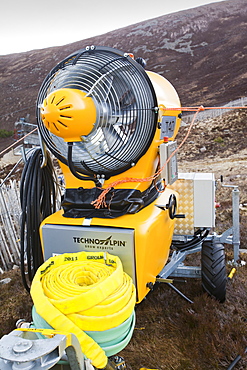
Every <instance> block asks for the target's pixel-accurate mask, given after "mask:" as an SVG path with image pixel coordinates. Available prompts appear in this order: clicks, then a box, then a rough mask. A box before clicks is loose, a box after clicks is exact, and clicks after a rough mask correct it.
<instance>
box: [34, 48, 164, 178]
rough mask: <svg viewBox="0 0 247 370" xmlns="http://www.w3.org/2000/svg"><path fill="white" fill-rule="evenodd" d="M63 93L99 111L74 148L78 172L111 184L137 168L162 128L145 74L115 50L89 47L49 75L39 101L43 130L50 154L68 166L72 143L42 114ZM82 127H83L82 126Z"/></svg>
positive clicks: (124, 55) (41, 130)
mask: <svg viewBox="0 0 247 370" xmlns="http://www.w3.org/2000/svg"><path fill="white" fill-rule="evenodd" d="M62 88H65V89H66V88H68V89H78V90H82V91H83V92H86V94H87V96H89V97H91V98H92V99H93V101H94V104H95V106H96V110H97V119H96V122H95V124H94V127H93V129H92V131H91V132H90V133H89V134H88V135H85V136H82V137H81V141H77V142H74V143H73V154H72V162H73V166H74V168H75V169H76V171H78V172H79V173H82V174H84V175H88V176H92V175H93V176H95V175H96V176H98V177H101V176H103V177H105V178H109V177H111V176H113V175H116V174H119V173H122V172H124V171H126V170H127V169H129V168H130V167H132V166H134V165H135V164H136V163H137V161H138V160H139V159H140V158H141V157H142V156H143V155H144V154H145V152H146V151H147V149H148V148H149V146H150V144H151V142H152V140H153V137H154V134H155V130H156V128H157V100H156V95H155V92H154V89H153V85H152V83H151V81H150V80H149V77H148V75H147V74H146V72H145V71H144V69H143V68H142V67H141V66H140V65H139V64H138V63H137V62H135V61H134V60H133V59H132V58H131V57H130V56H129V55H128V54H124V53H122V52H120V51H118V50H116V49H112V48H105V47H87V48H85V49H82V50H80V51H78V52H76V53H74V54H72V55H70V56H68V57H67V58H66V59H64V60H63V61H62V62H61V63H59V64H58V65H57V66H56V67H55V68H54V69H53V70H52V71H51V72H50V73H49V74H48V76H47V77H46V79H45V80H44V82H43V84H42V86H41V88H40V91H39V95H38V99H37V120H38V127H39V131H40V134H41V137H42V138H43V140H44V142H45V143H46V145H47V147H48V148H49V149H50V151H51V152H52V153H53V154H54V155H55V157H56V158H58V159H59V160H60V161H61V162H63V163H64V164H66V165H68V146H67V143H66V142H65V141H64V140H63V138H61V137H58V136H56V135H55V134H53V133H52V132H50V131H49V130H48V129H47V128H46V127H45V126H44V123H43V121H42V117H41V114H40V107H41V106H42V104H43V101H44V100H45V99H46V97H47V95H49V94H50V93H51V92H54V91H56V90H58V89H62ZM63 114H66V112H65V113H64V112H63ZM77 124H78V125H81V126H82V127H83V121H82V122H78V123H77ZM82 132H83V130H82Z"/></svg>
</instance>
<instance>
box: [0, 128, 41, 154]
mask: <svg viewBox="0 0 247 370" xmlns="http://www.w3.org/2000/svg"><path fill="white" fill-rule="evenodd" d="M36 130H38V127H35V129H33V130H32V131H30V132H29V133H28V134H26V135H25V136H23V137H22V138H20V139H19V140H17V141H15V142H14V143H13V144H11V145H10V146H8V147H7V148H5V149H4V150H3V151H1V153H0V156H1V155H2V154H3V153H5V152H7V150H9V149H11V148H12V147H13V146H15V145H16V144H18V143H19V142H21V141H22V140H24V139H25V138H26V137H27V136H28V135H31V134H32V133H33V132H34V131H36Z"/></svg>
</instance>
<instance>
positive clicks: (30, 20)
mask: <svg viewBox="0 0 247 370" xmlns="http://www.w3.org/2000/svg"><path fill="white" fill-rule="evenodd" d="M220 1H223V0H215V1H214V0H211V1H209V0H208V1H207V0H204V1H203V0H122V1H118V0H87V1H86V0H66V1H65V0H42V1H35V0H17V1H16V0H5V1H4V2H3V3H2V4H1V22H0V55H4V54H10V53H19V52H23V51H29V50H33V49H41V48H46V47H50V46H59V45H65V44H68V43H71V42H75V41H79V40H83V39H85V38H88V37H91V36H96V35H101V34H103V33H106V32H109V31H112V30H115V29H117V28H121V27H125V26H128V25H130V24H134V23H137V22H141V21H144V20H147V19H151V18H155V17H159V16H161V15H164V14H169V13H174V12H177V11H180V10H184V9H189V8H194V7H197V6H201V5H205V4H210V3H213V2H220Z"/></svg>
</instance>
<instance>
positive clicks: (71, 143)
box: [68, 142, 102, 187]
mask: <svg viewBox="0 0 247 370" xmlns="http://www.w3.org/2000/svg"><path fill="white" fill-rule="evenodd" d="M72 148H73V142H69V143H68V166H69V169H70V171H71V173H72V174H73V175H74V176H75V177H76V178H78V179H79V180H83V181H93V182H94V183H95V185H96V186H99V187H101V186H102V185H101V183H100V181H99V180H98V179H97V178H96V177H90V176H82V175H80V174H79V173H78V172H77V171H76V169H75V167H74V164H73V160H72V151H73V149H72Z"/></svg>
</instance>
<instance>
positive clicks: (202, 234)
mask: <svg viewBox="0 0 247 370" xmlns="http://www.w3.org/2000/svg"><path fill="white" fill-rule="evenodd" d="M208 234H209V229H207V228H203V230H197V231H196V232H195V234H194V236H193V238H192V239H191V240H189V241H188V242H180V241H176V240H174V241H173V242H172V246H173V247H174V248H175V249H178V250H179V251H186V250H189V249H191V248H194V247H196V246H197V245H199V244H201V243H202V242H203V241H204V240H205V239H206V237H207V236H208ZM198 235H199V236H198Z"/></svg>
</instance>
